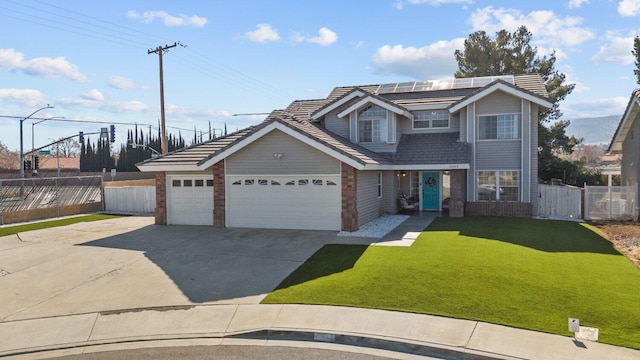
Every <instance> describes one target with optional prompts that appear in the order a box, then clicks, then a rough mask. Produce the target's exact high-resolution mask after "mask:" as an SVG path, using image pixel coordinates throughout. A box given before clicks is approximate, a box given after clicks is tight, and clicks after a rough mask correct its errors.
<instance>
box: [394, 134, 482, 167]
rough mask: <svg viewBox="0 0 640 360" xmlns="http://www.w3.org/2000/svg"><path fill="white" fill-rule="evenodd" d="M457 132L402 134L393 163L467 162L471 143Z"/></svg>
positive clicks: (431, 163)
mask: <svg viewBox="0 0 640 360" xmlns="http://www.w3.org/2000/svg"><path fill="white" fill-rule="evenodd" d="M459 137H460V134H459V133H436V134H403V135H402V136H401V137H400V142H399V143H398V148H397V149H396V154H395V156H394V158H393V163H394V164H397V165H411V164H416V165H422V164H425V165H436V164H468V163H469V161H470V159H471V145H470V144H469V143H466V142H460V141H458V139H459Z"/></svg>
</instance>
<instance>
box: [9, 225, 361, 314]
mask: <svg viewBox="0 0 640 360" xmlns="http://www.w3.org/2000/svg"><path fill="white" fill-rule="evenodd" d="M363 241H364V242H365V243H366V240H364V239H355V238H347V239H345V240H342V239H341V238H337V237H336V232H331V231H298V230H262V229H260V230H256V229H215V228H211V227H197V226H157V225H154V224H153V218H152V217H123V218H118V219H111V220H103V221H98V222H89V223H78V224H74V225H69V226H64V227H58V228H51V229H45V230H37V231H30V232H24V233H20V234H18V235H12V236H5V237H0V289H2V291H0V304H2V305H1V306H0V321H9V320H19V319H30V318H39V317H47V316H56V315H68V314H80V313H88V312H99V311H108V310H118V309H132V308H142V307H156V306H178V305H193V304H212V303H218V304H256V303H259V302H260V301H261V300H262V298H263V297H264V296H265V295H266V294H267V293H268V292H270V291H271V290H273V289H274V288H275V287H276V286H277V285H278V284H279V283H280V282H281V281H282V280H283V279H284V278H285V277H286V276H287V275H288V274H290V273H291V272H292V271H293V270H294V269H296V268H297V267H298V266H299V265H300V264H302V263H303V262H304V261H305V260H306V259H307V258H308V257H309V256H311V255H312V254H313V253H314V252H315V251H317V250H318V249H319V248H321V247H322V246H323V245H324V244H327V243H332V242H348V243H358V242H360V243H362V242H363ZM2 270H4V271H2ZM3 274H4V275H3Z"/></svg>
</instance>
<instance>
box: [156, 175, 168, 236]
mask: <svg viewBox="0 0 640 360" xmlns="http://www.w3.org/2000/svg"><path fill="white" fill-rule="evenodd" d="M155 217H156V224H157V225H167V173H166V172H164V171H156V209H155Z"/></svg>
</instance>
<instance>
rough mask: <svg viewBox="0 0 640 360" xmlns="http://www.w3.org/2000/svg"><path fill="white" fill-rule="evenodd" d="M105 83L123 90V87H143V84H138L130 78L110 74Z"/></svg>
mask: <svg viewBox="0 0 640 360" xmlns="http://www.w3.org/2000/svg"><path fill="white" fill-rule="evenodd" d="M107 85H109V86H111V87H112V88H114V89H118V90H125V89H144V86H140V85H138V84H136V83H135V81H133V80H131V79H127V78H125V77H122V76H112V77H110V78H109V80H107Z"/></svg>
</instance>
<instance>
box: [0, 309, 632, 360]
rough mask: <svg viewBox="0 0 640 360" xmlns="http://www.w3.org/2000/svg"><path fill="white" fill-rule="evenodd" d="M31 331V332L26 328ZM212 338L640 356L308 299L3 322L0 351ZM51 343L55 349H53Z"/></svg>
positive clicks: (32, 354)
mask: <svg viewBox="0 0 640 360" xmlns="http://www.w3.org/2000/svg"><path fill="white" fill-rule="evenodd" d="M25 334H29V336H25ZM176 339H182V340H185V339H192V340H198V339H200V340H202V339H208V340H210V342H209V344H211V345H239V344H248V343H251V344H254V345H255V344H256V343H257V344H262V345H277V343H278V342H282V341H285V340H286V341H291V340H294V341H306V342H307V343H308V342H309V341H313V342H322V343H326V344H335V345H338V344H342V345H352V346H361V347H366V348H377V349H386V350H392V351H396V352H398V354H397V355H398V358H415V356H413V355H412V354H414V355H426V356H433V357H439V356H442V357H446V358H463V359H513V358H517V359H594V360H595V359H598V360H599V359H639V358H640V351H635V350H630V349H626V348H620V347H615V346H610V345H605V344H600V343H594V342H586V341H585V342H575V341H574V340H573V339H572V338H570V337H564V336H559V335H550V334H543V333H538V332H533V331H527V330H520V329H514V328H509V327H505V326H498V325H492V324H487V323H481V322H476V321H468V320H458V319H450V318H443V317H437V316H429V315H418V314H409V313H400V312H392V311H382V310H371V309H359V308H346V307H335V306H309V305H204V306H183V307H171V308H156V309H133V310H123V311H113V312H102V313H100V312H99V313H88V314H79V315H70V316H62V317H51V318H42V319H30V320H21V321H10V322H4V323H0V357H3V356H11V355H12V356H11V357H10V358H11V359H34V358H46V357H49V356H56V357H57V356H64V355H77V354H83V353H87V352H95V351H114V350H118V349H121V348H132V347H135V343H136V342H138V344H139V345H140V347H144V346H147V345H145V344H146V343H147V342H148V341H150V340H164V341H165V342H164V344H165V345H163V342H155V343H154V344H157V346H158V347H161V346H169V345H166V344H169V342H170V341H171V340H176ZM51 351H53V352H51Z"/></svg>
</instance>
